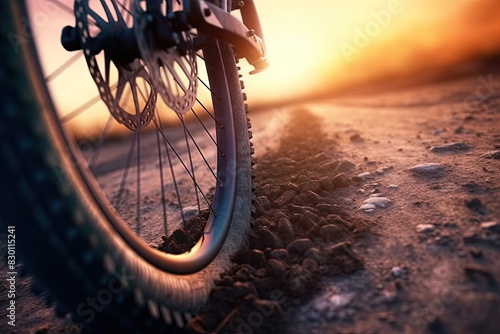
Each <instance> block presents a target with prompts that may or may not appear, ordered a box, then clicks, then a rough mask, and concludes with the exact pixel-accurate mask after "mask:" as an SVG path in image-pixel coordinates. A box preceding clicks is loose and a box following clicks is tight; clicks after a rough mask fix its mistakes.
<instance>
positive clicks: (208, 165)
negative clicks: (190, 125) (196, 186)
mask: <svg viewBox="0 0 500 334" xmlns="http://www.w3.org/2000/svg"><path fill="white" fill-rule="evenodd" d="M181 122H182V126H184V130H185V131H187V133H188V134H189V137H191V140H192V141H193V144H194V146H196V148H197V149H198V152H199V153H200V155H201V157H202V158H203V161H205V164H206V165H207V167H208V169H209V170H210V172H211V173H212V175H213V176H214V178H215V180H216V181H217V183H218V184H219V185H222V184H221V183H220V182H219V179H217V176H216V175H215V172H214V170H213V169H212V167H210V164H209V163H208V161H207V159H206V158H205V155H204V154H203V152H202V151H201V149H200V147H199V146H198V144H197V143H196V141H195V140H194V138H193V136H192V135H191V132H190V131H189V130H188V129H187V128H186V124H184V120H183V119H181ZM191 178H192V179H193V181H195V182H196V180H194V177H191Z"/></svg>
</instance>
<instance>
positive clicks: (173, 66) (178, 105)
mask: <svg viewBox="0 0 500 334" xmlns="http://www.w3.org/2000/svg"><path fill="white" fill-rule="evenodd" d="M167 3H168V2H167ZM161 5H162V1H156V2H155V1H145V0H135V6H134V18H135V23H134V26H135V32H136V39H137V44H138V46H139V50H140V53H141V57H142V59H143V61H144V63H145V65H146V67H147V68H148V70H149V73H150V75H151V79H152V81H153V84H154V87H155V89H156V91H157V92H158V93H159V94H160V96H161V97H162V98H163V100H164V101H165V103H166V104H167V105H168V106H169V107H170V108H172V109H173V110H174V111H175V112H177V113H179V114H184V113H186V112H188V111H189V110H190V109H191V108H192V107H193V105H194V103H195V102H196V94H197V89H198V67H197V63H196V54H195V52H194V47H193V41H192V38H191V36H190V34H189V32H185V31H182V30H186V27H177V28H176V29H174V27H173V24H170V23H169V22H170V20H169V19H167V18H171V17H172V18H173V17H175V12H174V11H175V10H182V8H181V7H179V6H180V4H179V3H177V4H176V2H175V1H173V8H168V7H167V8H165V9H164V10H162V8H161ZM163 5H164V6H168V5H167V4H166V3H165V2H163ZM174 5H176V6H174ZM165 35H168V36H167V37H165ZM165 38H167V39H170V43H168V41H167V43H165V41H164V40H165ZM172 41H173V43H172ZM165 44H170V46H168V47H165Z"/></svg>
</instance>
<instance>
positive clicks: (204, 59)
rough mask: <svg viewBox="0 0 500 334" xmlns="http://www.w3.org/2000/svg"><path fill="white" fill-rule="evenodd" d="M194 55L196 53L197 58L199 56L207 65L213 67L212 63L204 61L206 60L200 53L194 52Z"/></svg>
mask: <svg viewBox="0 0 500 334" xmlns="http://www.w3.org/2000/svg"><path fill="white" fill-rule="evenodd" d="M195 55H196V56H197V57H198V58H200V59H201V60H203V61H204V62H205V63H207V64H208V65H210V66H212V67H213V65H212V64H210V63H209V62H208V61H206V60H205V58H203V57H202V56H201V55H200V54H198V53H195Z"/></svg>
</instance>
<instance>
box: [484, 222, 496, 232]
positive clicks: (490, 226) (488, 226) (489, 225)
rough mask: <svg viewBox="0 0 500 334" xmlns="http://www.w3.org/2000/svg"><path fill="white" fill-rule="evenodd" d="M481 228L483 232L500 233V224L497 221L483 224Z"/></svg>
mask: <svg viewBox="0 0 500 334" xmlns="http://www.w3.org/2000/svg"><path fill="white" fill-rule="evenodd" d="M480 227H481V229H482V230H486V231H492V232H497V233H500V222H496V221H490V222H484V223H481V225H480Z"/></svg>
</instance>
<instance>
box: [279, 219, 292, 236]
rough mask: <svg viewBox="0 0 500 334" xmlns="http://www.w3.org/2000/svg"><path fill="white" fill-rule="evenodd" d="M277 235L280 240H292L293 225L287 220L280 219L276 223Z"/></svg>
mask: <svg viewBox="0 0 500 334" xmlns="http://www.w3.org/2000/svg"><path fill="white" fill-rule="evenodd" d="M278 234H279V236H280V238H281V239H283V240H285V241H287V240H292V239H293V238H294V230H293V225H292V223H291V222H290V220H288V219H287V218H281V219H280V220H279V221H278Z"/></svg>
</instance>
